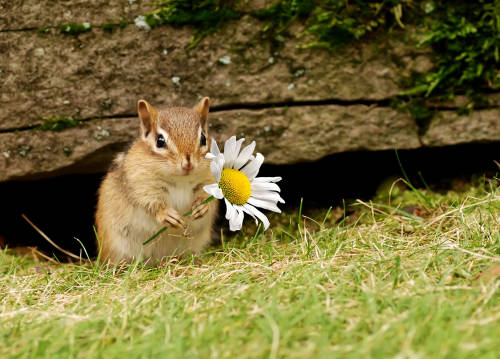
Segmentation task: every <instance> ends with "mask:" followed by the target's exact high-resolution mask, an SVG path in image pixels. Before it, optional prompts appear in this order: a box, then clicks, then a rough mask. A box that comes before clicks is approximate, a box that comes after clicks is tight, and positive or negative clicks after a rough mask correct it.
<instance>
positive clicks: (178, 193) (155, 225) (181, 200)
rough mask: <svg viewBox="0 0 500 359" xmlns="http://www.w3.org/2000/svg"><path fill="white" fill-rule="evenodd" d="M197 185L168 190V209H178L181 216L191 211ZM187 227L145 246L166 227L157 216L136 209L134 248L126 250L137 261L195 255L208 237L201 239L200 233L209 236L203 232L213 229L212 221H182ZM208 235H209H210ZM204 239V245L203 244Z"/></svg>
mask: <svg viewBox="0 0 500 359" xmlns="http://www.w3.org/2000/svg"><path fill="white" fill-rule="evenodd" d="M196 185H197V184H196V183H193V182H188V181H184V182H181V181H179V182H177V183H176V184H175V185H174V186H169V189H168V193H165V197H164V201H165V205H166V206H167V207H170V208H173V209H175V210H176V211H177V212H178V213H179V215H180V216H182V215H183V214H184V213H186V212H188V211H190V210H191V209H192V205H193V201H194V199H195V198H194V191H193V189H194V188H195V186H196ZM183 219H184V221H185V222H186V224H187V230H186V229H184V228H168V229H167V230H166V231H165V232H164V233H163V234H162V235H161V236H160V238H157V239H155V240H154V242H152V243H150V244H148V245H146V246H144V245H142V243H143V242H145V241H146V240H147V239H149V238H150V237H151V236H152V235H154V234H155V233H157V232H158V231H159V230H160V229H161V228H163V227H164V226H165V225H164V224H161V223H159V222H158V221H157V220H156V218H155V217H154V216H152V215H151V214H150V213H148V212H146V211H145V210H144V209H142V208H134V210H133V214H132V216H131V227H132V228H131V233H130V234H129V235H130V236H131V237H134V240H133V241H132V242H133V243H134V245H133V247H135V248H128V249H127V250H128V251H130V252H132V253H134V252H135V257H138V256H139V257H146V258H147V257H151V258H153V259H160V258H163V257H165V256H170V255H181V254H183V253H186V252H189V251H194V252H195V253H196V252H199V249H201V248H202V247H203V246H204V245H205V242H207V241H208V240H209V237H207V236H204V238H203V239H202V238H198V237H199V235H198V233H199V232H200V231H203V232H207V231H205V230H204V229H210V223H211V220H210V217H208V216H206V217H205V218H200V219H197V220H195V221H193V220H192V218H191V217H189V216H187V217H183ZM207 233H208V232H207ZM199 239H202V240H203V242H200V241H199Z"/></svg>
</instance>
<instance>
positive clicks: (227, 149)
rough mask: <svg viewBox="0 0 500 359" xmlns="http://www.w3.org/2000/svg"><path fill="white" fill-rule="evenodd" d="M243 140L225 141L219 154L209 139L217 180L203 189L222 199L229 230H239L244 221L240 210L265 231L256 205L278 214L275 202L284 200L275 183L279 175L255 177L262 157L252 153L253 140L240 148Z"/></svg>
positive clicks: (265, 224)
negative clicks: (258, 223) (260, 223)
mask: <svg viewBox="0 0 500 359" xmlns="http://www.w3.org/2000/svg"><path fill="white" fill-rule="evenodd" d="M244 140H245V139H244V138H241V139H239V140H238V141H236V137H235V136H233V137H231V138H230V139H228V140H227V141H226V143H225V144H224V153H220V151H219V147H218V146H217V143H216V142H215V140H213V139H212V144H211V146H210V153H207V155H206V157H207V158H209V159H211V160H212V162H211V163H210V169H211V171H212V173H213V175H214V177H215V179H216V181H217V183H214V184H210V185H207V186H204V187H203V189H204V190H205V191H206V192H207V193H209V194H211V195H212V196H214V197H215V198H217V199H222V198H224V201H225V202H226V219H227V220H229V229H230V230H231V231H238V230H240V229H241V225H242V224H243V213H247V214H249V215H250V216H251V217H252V218H253V219H255V223H257V219H259V220H261V221H262V223H263V224H264V230H266V229H267V228H268V227H269V220H268V219H267V217H266V216H265V215H264V214H263V213H262V212H261V211H259V210H258V209H257V208H256V207H260V208H264V209H267V210H269V211H273V212H277V213H281V210H280V209H279V208H278V206H277V204H278V202H281V203H285V201H284V200H283V199H282V198H281V197H280V195H279V193H278V192H280V188H279V187H278V185H277V184H276V182H278V181H280V180H281V177H257V174H258V173H259V169H260V166H261V165H262V163H263V162H264V156H262V154H260V153H257V155H256V156H255V157H254V156H253V151H254V149H255V141H254V142H252V143H251V144H249V145H248V146H246V147H245V148H243V149H242V150H241V152H240V148H241V144H242V143H243V141H244Z"/></svg>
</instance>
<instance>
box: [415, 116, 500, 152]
mask: <svg viewBox="0 0 500 359" xmlns="http://www.w3.org/2000/svg"><path fill="white" fill-rule="evenodd" d="M472 142H476V143H478V142H500V111H499V109H498V108H493V109H488V110H476V111H473V112H472V113H470V114H468V115H459V114H458V113H457V112H456V111H440V112H438V114H437V115H436V116H434V118H433V120H432V121H431V123H430V125H429V128H428V130H427V132H426V133H425V135H424V136H423V137H422V143H423V144H424V145H426V146H449V145H456V144H462V143H472Z"/></svg>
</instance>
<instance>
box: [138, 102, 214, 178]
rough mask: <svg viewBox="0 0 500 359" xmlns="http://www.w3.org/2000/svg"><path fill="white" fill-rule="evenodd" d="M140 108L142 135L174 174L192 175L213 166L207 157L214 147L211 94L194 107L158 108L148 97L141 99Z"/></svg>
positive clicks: (156, 155) (154, 153)
mask: <svg viewBox="0 0 500 359" xmlns="http://www.w3.org/2000/svg"><path fill="white" fill-rule="evenodd" d="M137 108H138V112H139V117H140V119H141V139H142V140H143V141H144V142H145V143H146V144H147V145H148V146H149V148H150V150H151V153H152V154H153V155H154V156H155V157H156V158H157V159H158V160H159V161H160V162H161V163H163V162H165V163H164V164H165V165H166V166H168V170H169V172H170V174H173V175H189V174H193V173H196V172H198V171H199V170H202V169H206V168H208V167H209V161H208V160H206V159H205V155H206V154H207V153H208V152H209V151H210V141H209V137H208V110H209V98H208V97H205V98H203V99H202V100H201V101H200V102H199V103H198V105H196V106H195V107H194V108H193V109H191V108H187V107H167V108H164V109H159V110H157V109H155V108H154V107H153V106H151V105H150V104H149V103H148V102H147V101H144V100H140V101H139V102H138V104H137Z"/></svg>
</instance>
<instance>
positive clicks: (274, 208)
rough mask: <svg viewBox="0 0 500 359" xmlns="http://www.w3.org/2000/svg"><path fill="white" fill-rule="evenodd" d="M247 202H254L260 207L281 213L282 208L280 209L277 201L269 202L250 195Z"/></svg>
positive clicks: (253, 203)
mask: <svg viewBox="0 0 500 359" xmlns="http://www.w3.org/2000/svg"><path fill="white" fill-rule="evenodd" d="M247 203H249V204H252V205H254V206H255V207H260V208H264V209H267V210H268V211H273V212H276V213H281V209H279V208H278V206H277V205H276V204H275V203H273V202H269V201H265V200H262V199H257V198H253V197H250V198H249V199H248V201H247Z"/></svg>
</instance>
